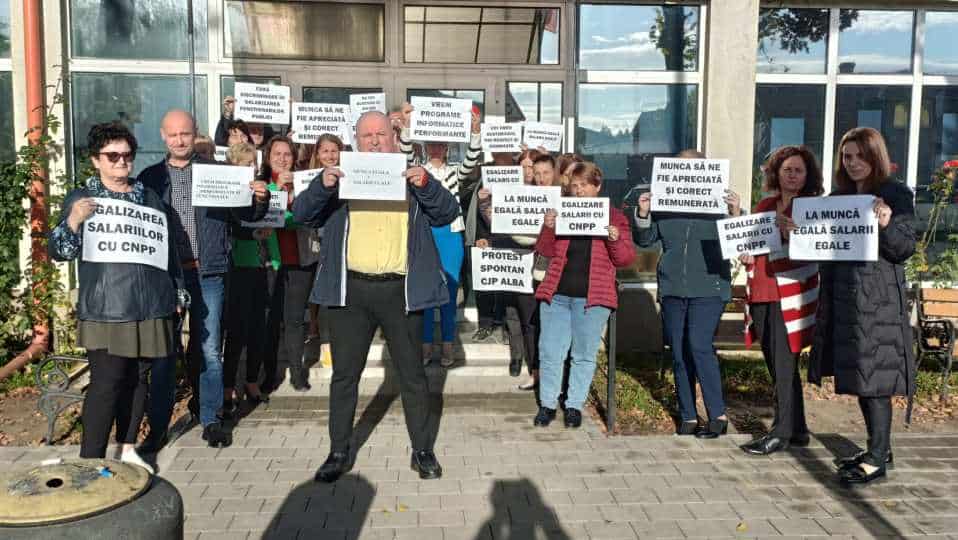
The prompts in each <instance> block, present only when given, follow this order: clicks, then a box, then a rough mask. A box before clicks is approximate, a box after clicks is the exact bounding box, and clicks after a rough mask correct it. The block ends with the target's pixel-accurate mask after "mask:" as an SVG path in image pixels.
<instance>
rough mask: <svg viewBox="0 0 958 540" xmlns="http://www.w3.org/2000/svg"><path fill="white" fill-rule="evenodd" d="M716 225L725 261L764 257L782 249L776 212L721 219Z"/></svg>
mask: <svg viewBox="0 0 958 540" xmlns="http://www.w3.org/2000/svg"><path fill="white" fill-rule="evenodd" d="M715 225H716V226H717V227H718V233H719V243H720V244H721V245H722V258H724V259H738V257H739V255H764V254H765V253H771V252H773V251H779V250H781V249H782V235H781V233H780V232H779V230H778V225H776V224H775V212H759V213H758V214H750V215H747V216H739V217H734V218H728V219H720V220H718V221H716V222H715Z"/></svg>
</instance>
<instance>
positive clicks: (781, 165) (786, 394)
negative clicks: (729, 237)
mask: <svg viewBox="0 0 958 540" xmlns="http://www.w3.org/2000/svg"><path fill="white" fill-rule="evenodd" d="M763 170H764V172H765V191H767V192H773V194H772V195H770V196H769V197H766V198H764V199H762V200H761V201H760V202H759V203H758V204H757V205H756V206H755V210H754V211H755V212H775V213H776V214H777V217H776V223H777V224H778V227H779V229H780V230H781V231H782V244H783V246H782V251H779V252H776V253H770V254H768V255H758V256H754V257H753V256H751V255H742V256H741V257H740V259H739V260H740V261H741V262H743V263H745V265H746V269H747V271H748V285H747V301H748V314H747V316H746V323H747V324H748V326H747V328H746V334H745V343H746V345H751V343H752V340H753V339H758V340H759V342H760V343H761V346H762V354H763V356H764V357H765V364H766V365H767V366H768V371H769V373H770V374H771V375H772V380H773V381H774V384H775V420H774V421H773V423H772V429H771V430H770V431H769V434H768V435H767V436H765V437H762V438H760V439H756V440H754V441H752V442H750V443H747V444H745V445H742V450H744V451H745V452H746V453H749V454H756V455H767V454H771V453H774V452H778V451H779V450H784V449H786V448H788V447H789V446H805V445H807V444H808V442H809V435H808V426H807V425H806V423H805V402H804V399H803V396H802V379H801V376H800V375H799V373H798V356H799V353H800V352H801V350H802V349H803V348H804V347H806V346H808V345H811V342H812V337H813V335H814V329H815V310H816V308H817V307H818V265H816V264H814V263H801V262H796V261H792V260H791V259H789V258H788V256H787V253H788V243H787V242H788V236H789V232H790V231H791V230H793V229H794V227H795V224H794V222H793V221H792V218H791V215H792V200H793V199H794V198H795V197H817V196H819V195H821V194H822V192H823V189H822V171H821V169H819V167H818V163H817V162H816V160H815V156H814V155H813V154H812V153H811V151H810V150H809V149H808V148H806V147H804V146H784V147H782V148H779V149H778V150H776V151H775V152H774V153H773V154H772V155H771V157H769V158H768V161H766V162H765V165H764V166H763Z"/></svg>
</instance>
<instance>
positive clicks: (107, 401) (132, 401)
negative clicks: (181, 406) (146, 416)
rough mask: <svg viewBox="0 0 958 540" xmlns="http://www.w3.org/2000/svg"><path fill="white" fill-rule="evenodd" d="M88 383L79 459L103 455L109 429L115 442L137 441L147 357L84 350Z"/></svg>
mask: <svg viewBox="0 0 958 540" xmlns="http://www.w3.org/2000/svg"><path fill="white" fill-rule="evenodd" d="M87 358H89V360H90V386H89V387H88V388H87V391H86V397H84V399H83V411H82V413H81V415H82V416H81V418H82V420H83V437H82V439H81V441H80V457H81V458H103V457H106V447H107V444H108V443H109V439H110V430H111V429H112V428H113V426H114V425H115V426H116V442H117V443H119V444H122V443H128V444H133V443H135V442H136V435H137V433H138V432H139V430H140V422H141V421H142V420H143V412H144V410H145V409H146V396H147V388H148V384H147V381H148V379H149V377H148V376H147V372H148V371H149V366H150V361H149V359H137V358H127V357H123V356H114V355H112V354H109V353H108V352H107V351H106V350H104V349H98V350H92V351H87Z"/></svg>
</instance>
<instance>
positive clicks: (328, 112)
mask: <svg viewBox="0 0 958 540" xmlns="http://www.w3.org/2000/svg"><path fill="white" fill-rule="evenodd" d="M291 128H292V130H293V142H295V143H304V144H316V140H317V139H319V136H320V135H323V134H324V133H329V134H331V135H335V136H337V137H339V138H340V139H341V140H345V141H348V140H349V131H350V130H351V129H352V118H351V116H350V110H349V105H338V104H335V103H293V123H292V126H291Z"/></svg>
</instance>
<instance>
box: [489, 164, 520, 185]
mask: <svg viewBox="0 0 958 540" xmlns="http://www.w3.org/2000/svg"><path fill="white" fill-rule="evenodd" d="M502 185H507V186H521V185H522V167H520V166H518V165H515V166H509V165H507V166H504V167H500V166H494V165H490V166H483V167H482V186H483V187H484V188H487V189H489V190H492V187H493V186H502Z"/></svg>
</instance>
